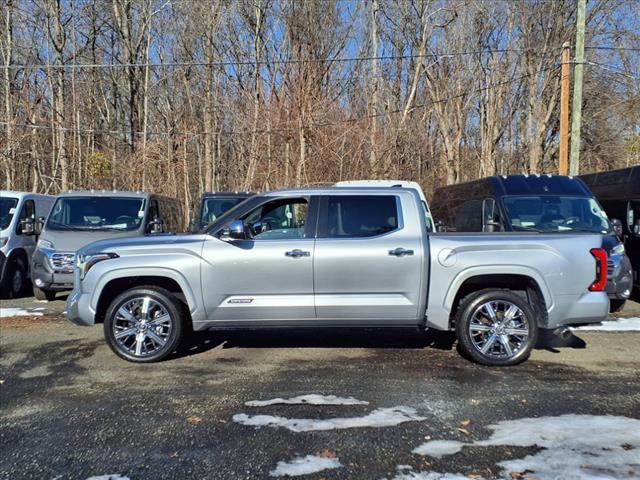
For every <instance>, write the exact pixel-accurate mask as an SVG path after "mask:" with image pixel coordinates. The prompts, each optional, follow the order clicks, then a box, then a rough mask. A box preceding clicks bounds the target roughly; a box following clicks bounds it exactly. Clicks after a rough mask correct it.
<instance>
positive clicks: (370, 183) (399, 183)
mask: <svg viewBox="0 0 640 480" xmlns="http://www.w3.org/2000/svg"><path fill="white" fill-rule="evenodd" d="M335 186H336V187H393V188H412V189H413V190H415V191H416V192H418V195H419V196H420V202H421V203H422V208H423V210H424V218H425V221H426V222H427V230H428V231H430V232H431V231H433V230H434V223H433V217H432V216H431V211H430V210H429V203H428V202H427V197H426V196H425V194H424V192H423V191H422V187H421V186H420V184H419V183H418V182H409V181H406V180H344V181H342V182H338V183H336V184H335Z"/></svg>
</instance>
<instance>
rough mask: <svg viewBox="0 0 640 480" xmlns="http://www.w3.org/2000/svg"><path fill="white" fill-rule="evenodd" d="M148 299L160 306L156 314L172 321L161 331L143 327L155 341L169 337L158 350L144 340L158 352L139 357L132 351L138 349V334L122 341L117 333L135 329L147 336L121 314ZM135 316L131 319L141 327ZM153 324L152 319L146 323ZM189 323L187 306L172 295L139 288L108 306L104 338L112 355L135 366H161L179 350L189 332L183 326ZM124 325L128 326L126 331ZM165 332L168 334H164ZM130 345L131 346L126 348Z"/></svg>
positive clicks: (143, 340)
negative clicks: (185, 333) (118, 330)
mask: <svg viewBox="0 0 640 480" xmlns="http://www.w3.org/2000/svg"><path fill="white" fill-rule="evenodd" d="M145 297H148V298H149V299H150V300H151V301H152V303H153V304H154V305H155V304H157V305H158V306H159V307H158V309H157V310H155V312H156V313H158V312H160V311H162V310H164V311H165V312H166V314H168V315H169V317H170V318H169V320H168V321H167V322H165V323H163V326H162V330H161V331H156V330H154V329H153V328H147V327H144V326H142V327H140V328H147V330H148V332H149V334H151V333H153V334H154V336H156V337H157V335H166V337H163V339H165V343H164V345H163V346H161V347H155V346H154V345H155V344H156V342H154V341H153V340H152V339H151V336H149V337H146V336H145V337H144V338H143V339H142V340H141V343H142V344H143V346H144V348H145V349H146V348H147V345H150V346H152V347H154V348H155V350H153V351H152V352H151V353H144V352H140V354H137V350H136V351H132V350H131V349H132V348H135V347H137V342H138V337H137V334H135V336H133V335H134V334H129V335H128V336H126V337H123V341H119V340H117V339H116V333H115V330H116V329H117V328H120V329H123V330H126V329H130V330H134V329H136V332H139V333H144V331H143V330H139V329H138V327H136V325H137V324H136V323H134V322H133V321H129V320H127V319H126V318H125V317H124V316H122V315H121V314H120V313H119V310H120V308H121V307H124V308H125V311H129V312H130V313H131V311H130V310H127V309H128V306H129V305H131V303H130V302H133V303H135V302H137V301H138V300H140V301H142V299H144V298H145ZM138 313H141V312H138ZM135 315H136V314H135V313H134V314H133V316H132V317H131V318H133V319H134V320H135V321H137V322H138V324H139V322H140V320H141V319H140V318H138V317H135ZM164 316H165V315H158V316H157V317H155V318H160V317H164ZM134 317H135V318H134ZM153 320H154V318H149V319H147V320H146V321H150V322H152V321H153ZM186 322H187V313H186V309H185V308H184V305H183V304H182V303H181V302H180V301H179V300H178V299H177V298H176V297H175V296H174V295H173V294H172V293H171V292H169V291H168V290H165V289H164V288H160V287H153V286H145V287H136V288H132V289H129V290H126V291H125V292H123V293H121V294H120V295H118V296H117V297H116V298H115V299H114V300H113V301H112V302H111V304H110V305H109V308H108V309H107V313H106V315H105V318H104V336H105V339H106V340H107V343H108V344H109V347H110V348H111V350H113V352H114V353H115V354H116V355H118V356H119V357H120V358H123V359H125V360H127V361H130V362H135V363H152V362H159V361H161V360H164V359H166V358H167V357H168V356H169V355H171V354H172V353H173V352H174V351H175V350H176V349H177V348H178V347H179V346H180V344H181V343H182V338H183V334H184V332H185V330H188V329H187V328H185V326H184V323H186ZM114 325H115V326H114ZM124 325H128V326H127V327H126V328H125V327H124ZM165 328H166V330H164V329H165ZM123 330H121V331H123ZM145 335H146V334H145ZM132 336H133V338H132ZM128 343H130V344H129V345H127V344H128Z"/></svg>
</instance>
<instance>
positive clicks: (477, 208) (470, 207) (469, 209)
mask: <svg viewBox="0 0 640 480" xmlns="http://www.w3.org/2000/svg"><path fill="white" fill-rule="evenodd" d="M453 223H454V226H455V228H456V232H481V231H482V201H481V200H469V201H468V202H465V203H463V204H462V206H460V208H459V209H458V211H457V212H456V216H455V218H454V220H453Z"/></svg>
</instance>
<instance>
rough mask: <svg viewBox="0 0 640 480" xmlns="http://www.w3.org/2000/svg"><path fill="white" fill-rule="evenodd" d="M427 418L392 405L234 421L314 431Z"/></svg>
mask: <svg viewBox="0 0 640 480" xmlns="http://www.w3.org/2000/svg"><path fill="white" fill-rule="evenodd" d="M423 420H426V418H425V417H421V416H419V415H418V413H417V411H416V410H415V409H414V408H410V407H402V406H400V407H391V408H378V409H377V410H374V411H373V412H371V413H369V414H367V415H364V416H362V417H346V418H340V417H337V418H326V419H317V420H315V419H306V418H286V417H275V416H272V415H247V414H245V413H238V414H236V415H234V416H233V421H234V422H237V423H240V424H242V425H247V426H250V427H274V428H276V427H283V428H286V429H288V430H291V431H292V432H312V431H317V430H342V429H346V428H363V427H393V426H396V425H399V424H401V423H405V422H420V421H423Z"/></svg>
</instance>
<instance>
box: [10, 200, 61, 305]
mask: <svg viewBox="0 0 640 480" xmlns="http://www.w3.org/2000/svg"><path fill="white" fill-rule="evenodd" d="M54 201H55V197H52V196H51V195H40V194H37V193H30V192H12V191H8V190H2V191H0V292H1V293H2V296H3V297H18V296H20V295H22V294H23V293H24V292H25V290H26V286H27V280H28V278H29V275H30V271H29V264H30V261H31V256H32V255H33V252H34V250H35V248H36V241H37V235H36V227H35V223H36V220H37V219H38V218H39V217H44V216H46V215H47V214H48V213H49V210H50V209H51V206H52V205H53V202H54Z"/></svg>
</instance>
